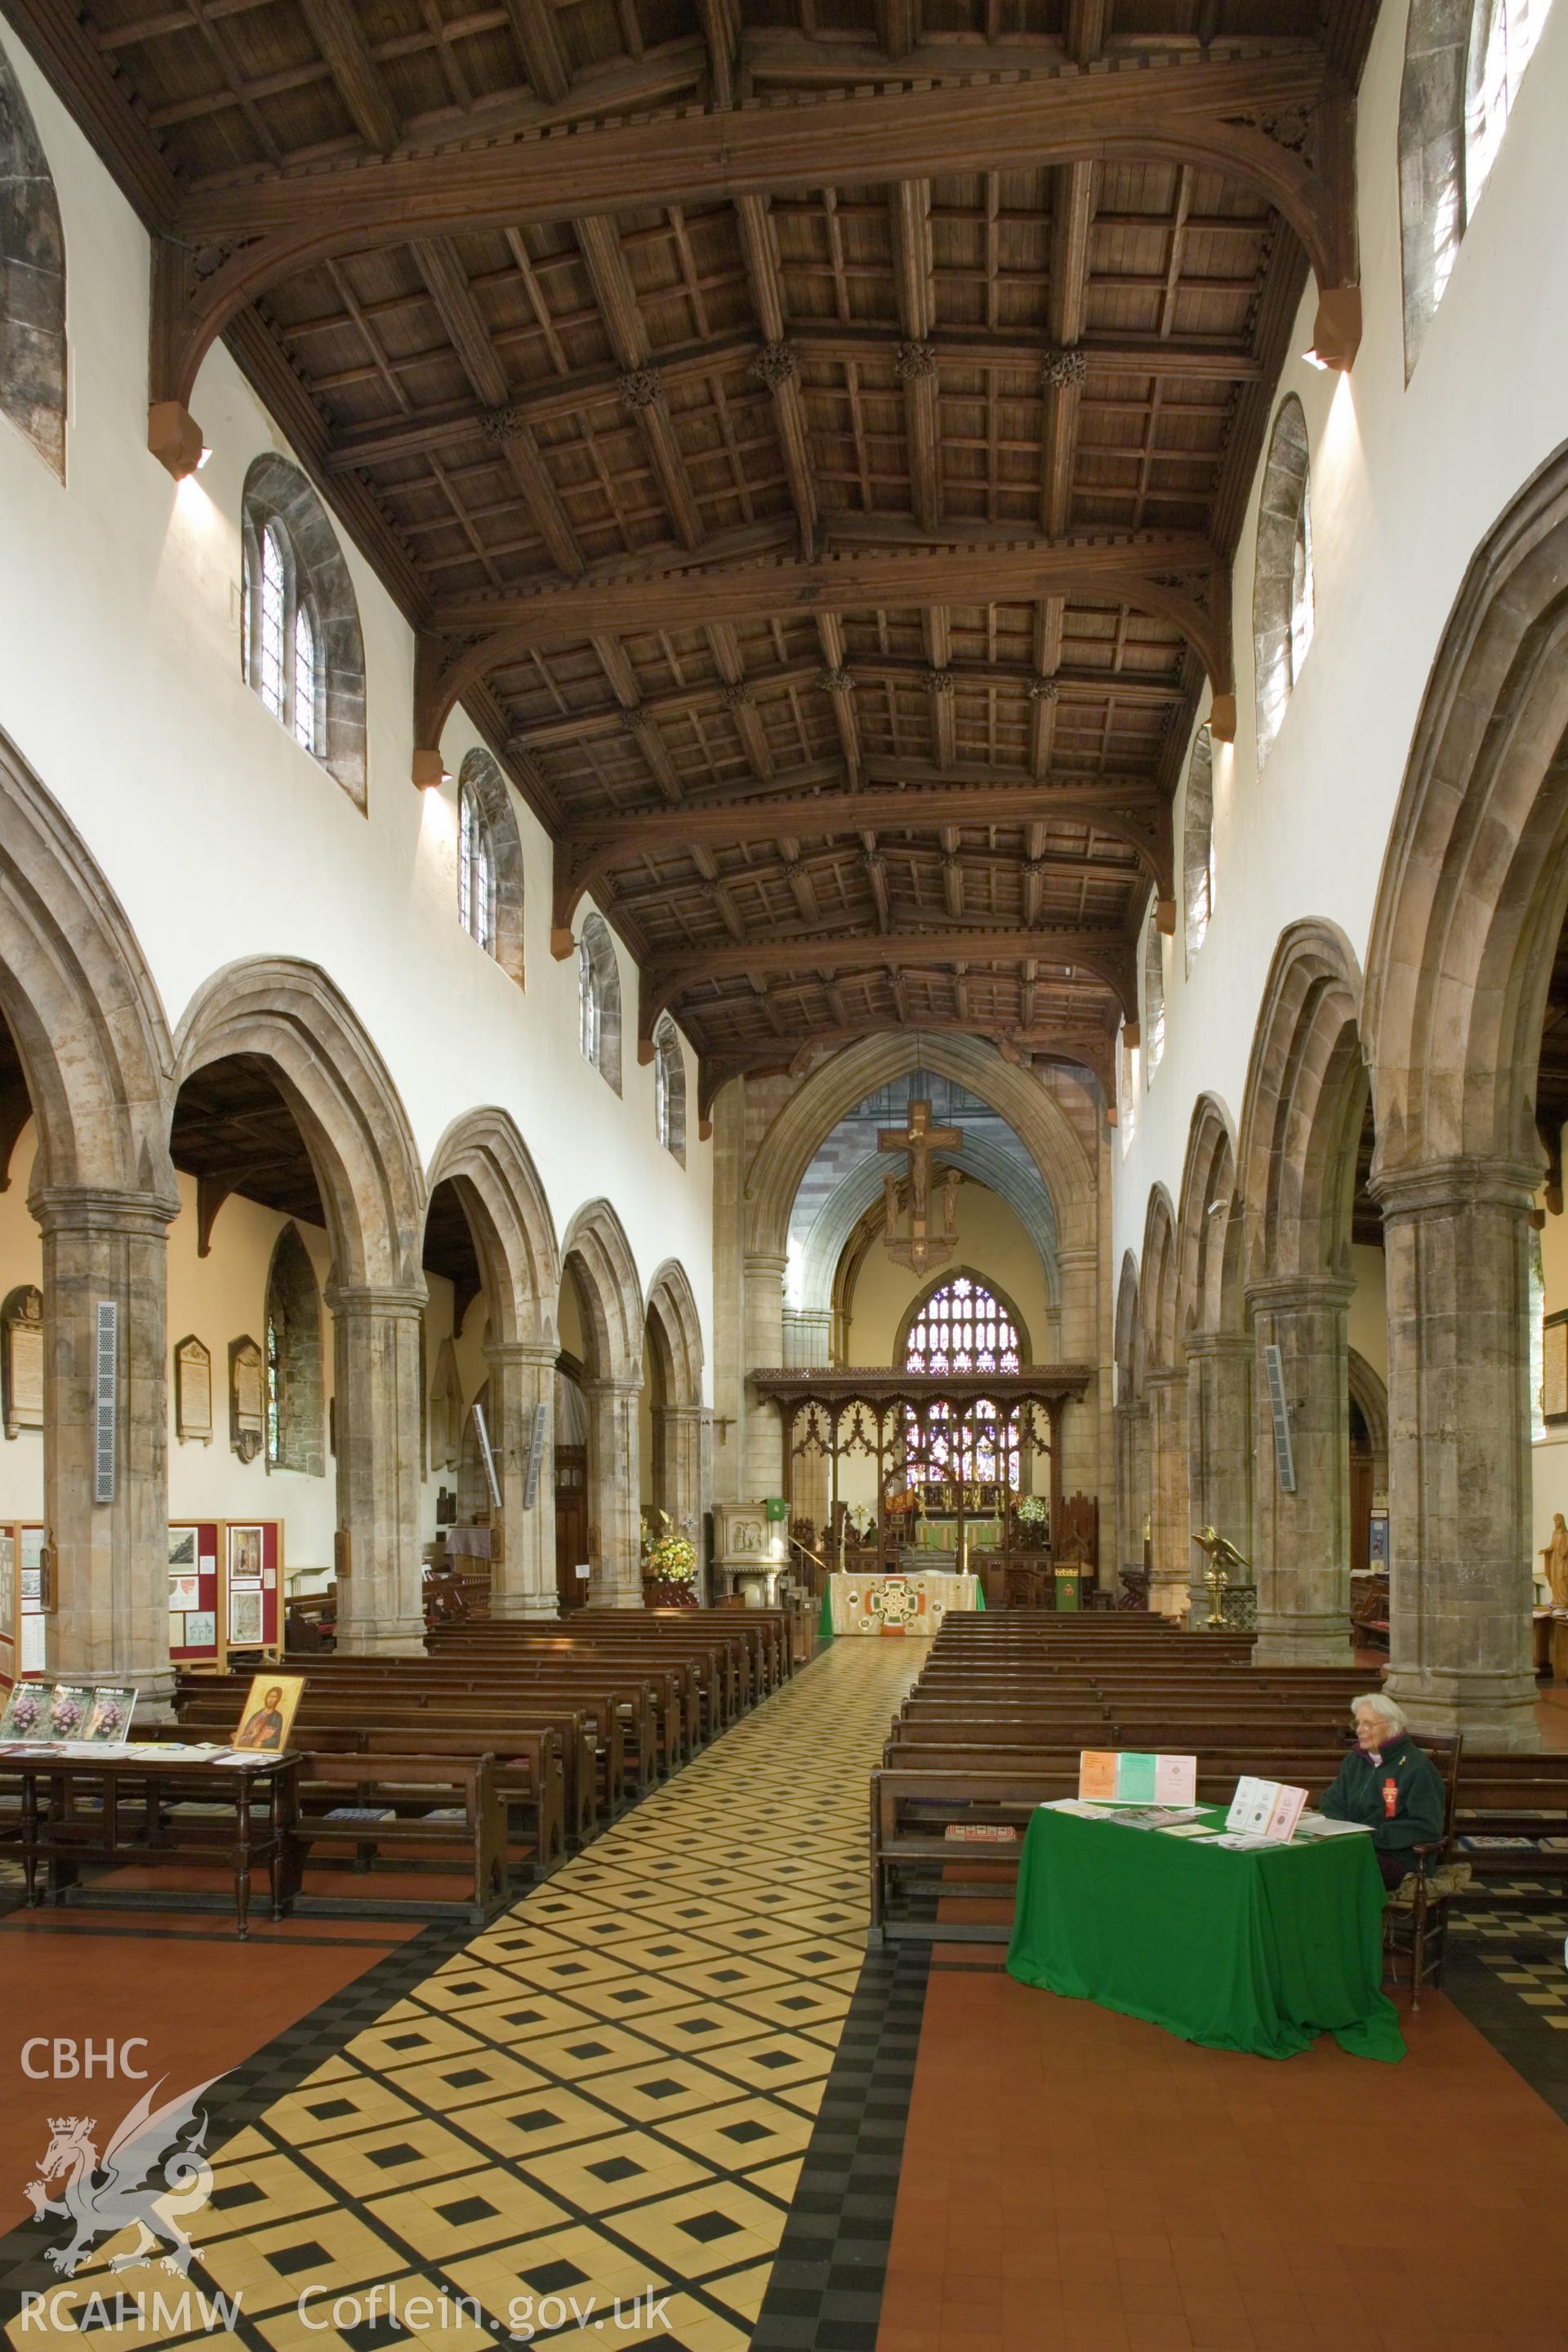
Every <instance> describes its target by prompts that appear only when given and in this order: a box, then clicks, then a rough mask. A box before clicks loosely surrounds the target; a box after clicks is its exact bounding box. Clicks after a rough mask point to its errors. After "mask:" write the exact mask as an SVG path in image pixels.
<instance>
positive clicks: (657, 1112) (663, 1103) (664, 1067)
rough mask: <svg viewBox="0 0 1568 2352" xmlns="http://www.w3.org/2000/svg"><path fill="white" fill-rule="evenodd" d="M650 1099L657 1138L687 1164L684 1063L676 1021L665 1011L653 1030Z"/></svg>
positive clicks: (666, 1148) (682, 1162)
mask: <svg viewBox="0 0 1568 2352" xmlns="http://www.w3.org/2000/svg"><path fill="white" fill-rule="evenodd" d="M653 1046H654V1058H653V1101H654V1118H655V1121H656V1123H657V1126H658V1139H659V1141H660V1143H661V1144H662V1145H663V1147H664V1149H665V1150H666V1151H668V1153H669V1154H670V1155H671V1157H672V1158H674V1159H676V1160H679V1162H680V1164H681V1166H682V1167H683V1168H684V1167H685V1165H686V1064H685V1061H684V1059H683V1058H682V1055H681V1051H680V1039H679V1037H678V1036H677V1034H676V1029H675V1024H674V1022H673V1021H671V1020H670V1018H669V1016H668V1013H667V1014H666V1015H665V1017H664V1018H663V1020H661V1021H660V1023H659V1024H658V1028H657V1029H656V1030H655V1031H654V1033H653Z"/></svg>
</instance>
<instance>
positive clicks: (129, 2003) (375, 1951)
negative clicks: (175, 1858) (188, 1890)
mask: <svg viewBox="0 0 1568 2352" xmlns="http://www.w3.org/2000/svg"><path fill="white" fill-rule="evenodd" d="M311 1924H312V1923H307V1922H303V1921H301V1922H299V1923H297V1925H296V1927H294V1930H293V1932H290V1928H289V1924H288V1923H284V1924H283V1925H281V1926H279V1927H270V1923H268V1927H269V1930H270V1932H269V1933H268V1935H266V1936H265V1937H264V1936H263V1935H262V1934H261V1932H260V1925H259V1923H258V1930H257V1932H256V1933H255V1934H253V1936H252V1937H251V1940H250V1941H249V1942H248V1943H245V1944H242V1943H240V1942H239V1941H238V1939H237V1937H236V1936H235V1934H234V1932H233V1923H232V1921H222V1920H218V1919H216V1918H204V1917H197V1918H194V1919H193V1918H192V1917H191V1916H189V1915H186V1914H177V1915H175V1914H170V1913H168V1912H153V1913H148V1914H145V1915H143V1914H140V1913H134V1914H125V1913H120V1914H109V1913H105V1912H100V1913H98V1914H97V1915H96V1916H93V1915H89V1914H87V1913H72V1912H63V1913H62V1912H58V1911H52V1910H50V1911H46V1910H39V1911H21V1912H13V1913H12V1914H11V1915H10V1916H9V1917H8V1918H6V1919H5V1922H4V1923H3V1924H0V2018H3V2019H4V2020H5V2023H4V2025H3V2026H0V2081H4V2083H5V2086H6V2089H5V2099H4V2101H3V2102H0V2231H4V2230H9V2229H12V2228H14V2227H15V2225H16V2223H17V2222H18V2221H23V2220H24V2219H25V2218H26V2214H27V2211H28V2210H29V2209H28V2207H27V2205H26V2200H25V2199H24V2197H23V2195H22V2187H23V2183H24V2182H25V2181H27V2180H30V2179H33V2178H34V2177H35V2176H36V2174H37V2167H38V2159H39V2158H40V2157H41V2156H42V2154H43V2152H44V2149H45V2147H46V2146H47V2141H48V2136H49V2135H48V2118H49V2116H51V2115H59V2114H62V2113H65V2114H70V2115H78V2114H92V2115H99V2114H104V2115H108V2116H112V2117H113V2119H114V2120H115V2121H116V2122H118V2120H119V2118H120V2117H121V2115H123V2114H124V2113H125V2111H126V2110H127V2109H128V2108H129V2107H130V2106H131V2105H132V2103H133V2102H134V2101H135V2099H137V2098H138V2097H139V2096H140V2095H141V2093H142V2090H143V2089H145V2087H146V2085H145V2084H141V2083H137V2082H128V2081H125V2080H122V2079H121V2077H120V2076H119V2074H116V2075H115V2077H114V2078H113V2079H109V2078H107V2077H106V2074H105V2073H104V2071H103V2068H104V2065H105V2063H106V2062H105V2060H104V2059H103V2057H102V2056H101V2055H100V2057H99V2058H98V2059H97V2060H96V2062H95V2066H96V2071H95V2074H94V2075H93V2076H92V2077H91V2078H83V2077H82V2076H81V2075H79V2074H78V2075H75V2076H72V2075H66V2076H65V2077H64V2078H63V2079H59V2080H46V2081H42V2082H40V2081H37V2080H34V2079H33V2078H32V2077H31V2076H30V2075H29V2074H26V2073H25V2072H24V2070H23V2065H22V2052H23V2046H24V2044H25V2043H26V2042H29V2041H31V2040H33V2039H34V2038H35V2037H37V2036H41V2037H43V2038H44V2039H45V2040H46V2041H47V2042H49V2043H51V2044H52V2043H53V2042H55V2041H56V2040H57V2039H58V2040H59V2041H61V2042H75V2043H77V2044H78V2045H80V2044H82V2043H84V2042H88V2041H89V2040H90V2042H92V2043H93V2045H94V2047H95V2050H97V2051H98V2052H99V2053H102V2051H103V2050H104V2047H105V2045H106V2044H108V2043H110V2042H113V2043H115V2044H116V2045H117V2046H118V2045H119V2044H120V2043H121V2042H124V2041H125V2040H126V2039H127V2037H130V2036H144V2037H145V2040H146V2043H147V2047H146V2049H145V2051H144V2052H142V2051H138V2052H136V2053H132V2063H133V2064H134V2065H135V2066H137V2067H142V2068H145V2069H146V2070H147V2071H148V2073H149V2075H150V2077H151V2079H152V2080H153V2081H154V2082H155V2081H156V2080H157V2078H158V2077H159V2075H161V2074H168V2075H169V2076H170V2077H171V2081H170V2085H169V2087H170V2090H171V2091H174V2089H176V2088H178V2089H184V2088H185V2087H187V2086H188V2085H190V2084H195V2083H200V2082H203V2081H205V2080H208V2079H210V2078H211V2077H213V2076H215V2075H218V2074H226V2073H227V2072H228V2071H229V2069H230V2068H231V2067H234V2066H237V2065H239V2064H241V2063H243V2061H244V2060H245V2059H247V2058H248V2057H249V2056H250V2055H251V2053H253V2052H254V2051H257V2050H259V2049H260V2048H261V2047H262V2045H263V2043H265V2042H269V2041H270V2040H271V2039H272V2037H273V2035H274V2034H277V2033H281V2032H283V2030H284V2028H285V2027H286V2026H289V2025H292V2024H294V2023H296V2022H297V2021H298V2020H299V2019H300V2018H301V2017H304V2016H306V2015H307V2014H308V2013H309V2012H310V2011H311V2010H312V2009H315V2008H316V2007H318V2006H319V2004H320V2003H321V2002H322V2001H324V2000H328V1999H330V1997H331V1995H332V1994H333V1993H335V1992H341V1991H342V1989H343V1987H344V1986H345V1985H349V1984H352V1983H353V1980H354V1979H355V1978H356V1977H358V1976H361V1975H363V1972H364V1970H365V1969H370V1968H374V1966H375V1964H376V1962H377V1961H378V1960H379V1959H381V1958H383V1957H384V1954H385V1953H386V1952H387V1951H389V1950H391V1949H392V1948H395V1946H396V1945H397V1944H399V1943H401V1942H403V1941H404V1940H405V1934H407V1933H413V1932H415V1931H414V1930H412V1929H410V1930H404V1929H401V1928H399V1927H390V1928H389V1927H378V1929H377V1931H376V1939H375V1940H374V1942H373V1941H372V1940H371V1939H370V1938H369V1937H365V1936H363V1935H361V1934H357V1933H355V1934H350V1935H346V1936H341V1937H340V1936H339V1935H338V1934H337V1933H336V1932H335V1931H336V1930H337V1929H338V1928H339V1927H342V1926H348V1927H353V1928H355V1929H357V1928H359V1927H361V1926H362V1925H363V1923H362V1922H360V1921H357V1920H356V1921H353V1922H340V1921H337V1920H332V1921H322V1922H319V1923H314V1924H315V1925H316V1927H317V1930H318V1933H323V1934H326V1935H330V1936H331V1938H332V1940H331V1942H330V1943H326V1942H316V1941H308V1940H307V1937H308V1935H309V1933H310V1925H311ZM207 1928H214V1929H220V1930H221V1929H225V1928H226V1933H215V1934H207V1933H205V1932H202V1931H203V1930H205V1929H207ZM172 1929H178V1930H180V1931H182V1932H180V1933H179V1934H171V1933H170V1930H172ZM192 1930H195V1932H194V1933H193V1932H191V1931H192ZM160 1931H161V1932H160ZM29 2062H30V2063H31V2064H32V2065H33V2066H34V2067H35V2068H36V2067H37V2066H39V2065H43V2064H47V2063H50V2061H49V2060H48V2059H47V2057H46V2055H45V2053H42V2052H40V2051H37V2050H34V2051H32V2052H31V2053H29ZM78 2063H80V2062H78Z"/></svg>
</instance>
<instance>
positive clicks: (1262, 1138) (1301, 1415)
mask: <svg viewBox="0 0 1568 2352" xmlns="http://www.w3.org/2000/svg"><path fill="white" fill-rule="evenodd" d="M1361 1003H1362V982H1361V972H1360V969H1359V967H1358V966H1357V963H1356V960H1355V956H1354V953H1353V951H1352V948H1351V945H1350V942H1349V941H1348V940H1346V938H1345V936H1344V934H1343V932H1342V931H1341V930H1339V929H1337V928H1336V927H1335V926H1334V925H1333V924H1332V923H1328V922H1322V921H1319V920H1316V919H1311V920H1308V921H1305V922H1300V923H1292V924H1291V925H1290V926H1289V929H1286V930H1285V931H1283V932H1281V934H1280V937H1279V944H1278V946H1277V947H1276V949H1275V951H1274V959H1273V962H1272V963H1271V965H1270V967H1269V972H1268V984H1267V986H1266V988H1265V990H1264V995H1263V1003H1262V1007H1261V1010H1260V1012H1259V1013H1258V1026H1257V1029H1256V1031H1255V1033H1254V1037H1253V1046H1252V1056H1251V1060H1250V1063H1249V1065H1248V1068H1247V1097H1246V1102H1245V1104H1244V1107H1243V1110H1242V1118H1241V1150H1240V1154H1239V1168H1238V1184H1239V1189H1240V1192H1241V1198H1242V1213H1243V1217H1244V1220H1245V1240H1246V1247H1245V1255H1244V1276H1245V1280H1246V1284H1247V1306H1248V1307H1249V1309H1250V1311H1251V1315H1252V1320H1253V1329H1254V1335H1255V1339H1256V1343H1257V1347H1258V1349H1259V1350H1260V1351H1267V1350H1268V1349H1270V1348H1278V1349H1279V1368H1280V1376H1281V1380H1282V1381H1283V1385H1284V1393H1285V1396H1286V1399H1287V1401H1288V1403H1287V1411H1288V1414H1289V1425H1290V1439H1291V1453H1292V1460H1293V1470H1294V1477H1295V1485H1294V1487H1293V1488H1292V1487H1289V1486H1284V1485H1282V1484H1281V1482H1280V1477H1279V1469H1278V1466H1277V1464H1276V1461H1275V1459H1274V1455H1273V1450H1272V1444H1271V1443H1269V1444H1266V1443H1265V1439H1266V1433H1268V1429H1269V1427H1270V1423H1269V1407H1268V1386H1267V1381H1266V1379H1265V1377H1264V1369H1263V1368H1264V1365H1265V1363H1266V1361H1267V1360H1268V1359H1267V1356H1266V1353H1260V1355H1259V1359H1258V1368H1257V1369H1256V1370H1255V1375H1254V1381H1255V1386H1254V1401H1253V1429H1254V1433H1255V1464H1254V1479H1253V1506H1254V1525H1255V1530H1256V1532H1255V1554H1254V1562H1255V1567H1256V1571H1257V1580H1258V1638H1259V1652H1258V1654H1259V1656H1260V1657H1264V1658H1270V1659H1274V1660H1279V1661H1284V1662H1293V1663H1296V1664H1346V1663H1348V1661H1349V1658H1350V1654H1351V1652H1350V1389H1349V1384H1348V1373H1347V1370H1346V1353H1347V1349H1348V1348H1349V1345H1350V1337H1349V1318H1350V1301H1351V1294H1352V1289H1353V1288H1354V1282H1353V1277H1352V1260H1351V1206H1352V1197H1353V1193H1354V1188H1355V1162H1356V1151H1357V1149H1358V1146H1359V1144H1360V1140H1361V1134H1362V1128H1363V1121H1364V1118H1365V1114H1366V1106H1367V1076H1366V1066H1365V1063H1364V1061H1363V1053H1362V1042H1361V1030H1360V1025H1359V1016H1360V1012H1361Z"/></svg>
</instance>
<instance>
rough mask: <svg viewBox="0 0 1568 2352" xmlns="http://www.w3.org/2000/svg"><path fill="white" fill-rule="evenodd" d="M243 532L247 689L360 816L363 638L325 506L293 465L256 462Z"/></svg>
mask: <svg viewBox="0 0 1568 2352" xmlns="http://www.w3.org/2000/svg"><path fill="white" fill-rule="evenodd" d="M241 530H242V539H243V551H244V565H243V572H242V587H241V613H240V623H241V626H240V652H241V665H242V667H243V670H244V675H245V679H246V683H247V685H248V686H249V687H250V688H251V690H252V692H253V693H254V694H256V696H257V697H258V699H259V700H260V701H261V702H263V703H264V704H265V705H266V707H267V709H268V710H269V711H270V712H271V713H272V716H273V717H274V719H277V721H278V723H279V726H280V727H282V728H284V729H286V730H287V731H288V732H289V734H290V735H291V736H292V737H293V738H294V740H295V741H296V742H297V743H298V744H299V745H300V748H301V750H303V751H309V752H310V756H311V758H312V759H313V760H319V761H321V765H322V767H324V768H325V769H326V770H327V772H329V774H331V775H332V776H335V777H336V778H337V781H338V782H339V783H340V784H342V788H343V790H344V791H345V792H346V793H348V795H349V797H350V799H351V800H353V802H354V803H355V804H356V805H357V806H358V807H359V808H361V809H363V807H364V804H365V733H364V639H363V635H362V633H361V629H360V620H359V607H358V604H357V603H356V601H355V597H354V592H353V580H352V579H351V578H350V575H349V569H348V565H347V564H346V563H345V562H344V561H343V554H342V549H341V548H340V547H339V545H338V542H337V538H336V535H335V533H334V532H333V530H332V527H331V523H330V522H329V521H328V520H327V513H326V509H325V508H324V507H323V506H322V504H321V500H320V499H319V498H318V497H317V496H316V493H315V491H314V490H313V489H312V488H311V487H310V483H309V482H308V481H307V480H306V479H305V478H304V476H303V475H302V474H301V473H300V470H299V468H298V467H294V466H291V465H289V462H288V460H287V459H286V458H283V457H277V456H275V455H269V456H268V457H258V458H257V460H256V462H255V464H254V465H253V466H252V467H251V468H250V471H249V472H248V474H247V476H246V478H245V492H244V497H243V500H242V506H241Z"/></svg>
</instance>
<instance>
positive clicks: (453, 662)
mask: <svg viewBox="0 0 1568 2352" xmlns="http://www.w3.org/2000/svg"><path fill="white" fill-rule="evenodd" d="M1050 595H1061V596H1067V597H1069V598H1070V597H1073V596H1078V597H1087V598H1091V599H1095V600H1097V601H1100V602H1104V603H1110V604H1125V605H1131V606H1132V607H1133V608H1135V609H1137V610H1139V611H1142V612H1147V613H1153V614H1158V615H1159V616H1160V617H1161V618H1163V619H1164V620H1167V621H1169V622H1171V623H1172V624H1173V625H1174V626H1175V627H1176V628H1178V629H1179V630H1180V631H1181V632H1182V634H1183V635H1184V636H1185V637H1186V639H1187V640H1188V642H1189V643H1190V644H1191V645H1192V646H1193V647H1194V650H1195V651H1196V652H1197V654H1198V656H1199V657H1200V659H1201V660H1202V661H1203V664H1204V667H1205V670H1206V671H1207V673H1208V676H1209V677H1210V680H1211V681H1212V684H1213V688H1214V691H1215V695H1216V696H1219V695H1230V694H1232V693H1233V692H1234V685H1233V669H1232V658H1231V646H1230V629H1229V613H1228V580H1227V578H1226V573H1225V570H1224V564H1223V559H1222V558H1221V556H1220V554H1219V551H1217V549H1215V547H1213V546H1212V545H1211V544H1210V542H1209V541H1207V540H1206V539H1205V538H1203V537H1202V535H1201V534H1199V533H1196V532H1191V531H1187V532H1181V531H1171V532H1142V533H1138V534H1122V535H1121V536H1118V535H1116V534H1114V533H1100V534H1085V535H1083V536H1082V537H1080V538H1078V539H1075V540H1070V541H1023V542H1021V543H1020V542H1014V543H1012V544H1007V543H1000V544H994V543H991V542H987V543H985V544H984V545H983V546H979V547H976V546H973V545H953V546H948V547H922V548H920V549H916V550H910V549H905V548H889V549H887V550H885V551H877V552H875V553H867V554H843V555H837V554H836V555H833V556H830V557H826V558H824V559H821V560H819V561H817V562H805V561H803V560H799V559H796V560H793V561H792V560H790V559H787V558H784V559H779V560H776V561H774V562H759V563H754V564H748V565H745V566H736V565H727V564H716V565H714V566H712V567H711V568H702V569H693V570H689V571H686V572H679V571H671V570H668V569H660V570H658V571H657V572H652V571H643V572H632V573H631V574H629V575H628V574H626V573H625V572H622V573H621V574H620V575H619V576H615V577H597V576H595V577H593V578H590V579H584V580H581V581H574V582H572V583H568V584H565V585H563V586H560V587H547V588H542V589H532V590H520V591H518V592H517V593H500V594H497V593H479V594H475V595H466V596H455V597H450V598H447V599H444V600H443V601H442V602H440V603H439V604H437V606H436V608H435V611H434V613H433V614H432V616H431V634H430V636H429V637H428V639H427V640H426V647H425V652H424V656H423V660H422V664H421V668H420V675H419V681H418V687H417V690H416V717H415V727H416V732H415V741H416V744H417V745H419V746H421V747H423V748H425V749H434V748H436V747H437V745H438V743H439V740H440V732H441V729H442V728H443V727H444V726H445V724H446V721H447V717H448V716H449V714H450V712H451V711H452V709H454V708H455V707H456V705H457V703H458V701H460V700H461V698H462V697H463V696H464V695H465V694H466V693H467V692H468V689H469V688H470V687H472V686H474V685H476V684H478V683H479V681H480V680H481V679H483V678H484V677H487V676H489V674H490V673H491V672H493V671H495V670H496V669H498V668H500V667H504V666H505V665H506V664H507V663H509V662H512V661H516V660H518V659H520V658H521V656H524V655H526V654H529V653H531V652H533V651H534V650H535V649H536V648H538V647H540V646H547V645H558V644H562V643H571V642H573V641H574V640H580V639H582V638H584V637H591V636H595V635H599V634H602V633H609V632H613V633H616V634H624V633H625V632H626V631H629V630H638V629H686V628H691V627H694V626H700V625H702V624H703V623H704V622H707V621H715V620H727V621H731V622H742V621H748V620H771V619H773V617H774V616H775V615H778V614H796V615H800V614H817V615H821V614H847V613H866V612H879V611H880V612H886V611H897V610H900V609H902V610H909V609H910V608H923V607H925V606H927V605H931V604H941V605H966V604H984V605H989V604H1005V603H1007V602H1009V601H1017V602H1033V601H1034V600H1035V599H1036V598H1037V597H1041V596H1050ZM450 637H458V638H461V639H463V640H464V641H465V642H464V643H462V644H461V645H458V646H451V645H448V644H447V643H446V642H445V640H447V638H450ZM840 667H841V665H840Z"/></svg>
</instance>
